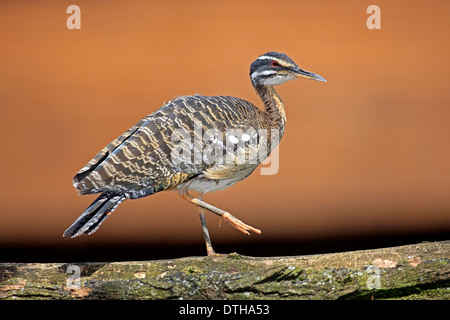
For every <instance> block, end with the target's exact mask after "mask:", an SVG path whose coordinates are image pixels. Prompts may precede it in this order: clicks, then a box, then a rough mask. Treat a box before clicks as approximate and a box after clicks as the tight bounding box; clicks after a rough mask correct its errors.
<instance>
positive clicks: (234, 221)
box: [219, 212, 261, 235]
mask: <svg viewBox="0 0 450 320" xmlns="http://www.w3.org/2000/svg"><path fill="white" fill-rule="evenodd" d="M223 220H225V221H226V222H228V223H229V224H231V226H232V227H233V228H235V229H238V230H239V231H240V232H242V233H245V234H248V235H249V234H250V232H249V231H253V232H254V233H257V234H261V230H259V229H256V228H254V227H252V226H249V225H248V224H245V223H243V222H242V221H241V220H239V219H238V218H236V217H235V216H233V215H232V214H230V213H228V212H226V213H224V214H223V215H222V219H220V220H219V227H220V225H221V223H222V221H223Z"/></svg>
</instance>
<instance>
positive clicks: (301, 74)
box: [250, 52, 326, 86]
mask: <svg viewBox="0 0 450 320" xmlns="http://www.w3.org/2000/svg"><path fill="white" fill-rule="evenodd" d="M250 78H251V79H252V83H253V85H254V86H258V85H266V86H275V85H279V84H282V83H285V82H286V81H289V80H293V79H295V78H305V79H310V80H316V81H325V82H326V80H325V79H324V78H322V77H321V76H319V75H317V74H314V73H312V72H309V71H305V70H302V69H300V68H299V67H298V66H297V64H296V63H295V62H294V61H293V60H292V59H291V58H289V57H288V56H287V55H285V54H283V53H278V52H268V53H266V54H263V55H262V56H260V57H258V58H257V59H256V60H255V61H254V62H253V63H252V64H251V66H250Z"/></svg>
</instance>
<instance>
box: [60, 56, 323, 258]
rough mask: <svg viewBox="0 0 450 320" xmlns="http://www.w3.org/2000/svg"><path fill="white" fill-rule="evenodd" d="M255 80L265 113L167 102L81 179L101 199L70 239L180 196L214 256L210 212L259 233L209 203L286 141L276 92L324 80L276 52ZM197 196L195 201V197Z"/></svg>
mask: <svg viewBox="0 0 450 320" xmlns="http://www.w3.org/2000/svg"><path fill="white" fill-rule="evenodd" d="M250 76H251V78H252V84H253V86H254V87H255V90H256V91H257V93H258V94H259V96H260V97H261V99H262V100H263V102H264V107H265V109H264V111H262V110H260V109H258V108H257V107H255V106H254V105H253V104H251V103H250V102H248V101H245V100H242V99H239V98H235V97H229V96H214V97H205V96H200V95H195V96H183V97H179V98H176V99H174V100H173V101H170V102H168V103H166V104H165V105H164V106H163V107H161V108H160V109H158V110H157V111H155V112H153V113H151V114H150V115H148V116H147V117H145V118H143V119H142V120H141V121H139V122H138V123H137V124H136V125H134V126H133V127H132V128H130V129H129V130H128V131H126V132H125V133H124V134H122V135H121V136H120V137H118V138H117V139H115V140H114V141H112V142H111V143H110V144H108V145H107V146H106V147H105V148H103V149H102V150H101V151H100V152H99V153H98V154H97V155H96V156H95V157H94V158H93V159H92V160H91V161H89V163H88V164H87V165H86V166H84V167H83V168H82V169H81V170H80V171H79V172H78V173H77V175H76V176H75V177H74V179H73V184H74V186H75V188H76V190H77V191H78V192H79V194H81V195H85V194H94V193H101V194H100V196H99V197H98V198H97V199H96V200H95V201H94V202H93V203H92V204H91V206H89V207H88V208H87V209H86V210H85V212H83V214H82V215H81V216H80V217H79V218H78V219H77V220H76V221H75V222H74V223H73V224H72V225H71V226H70V227H69V228H68V229H67V230H66V231H65V233H64V236H65V237H76V236H79V235H82V234H91V233H93V232H95V231H96V230H97V228H98V227H99V226H100V224H101V223H102V222H103V221H104V219H106V217H108V215H109V214H110V213H111V212H112V211H113V210H114V209H115V208H116V207H117V206H118V205H119V204H120V203H121V202H122V201H124V200H126V199H138V198H141V197H145V196H148V195H151V194H154V193H156V192H159V191H164V190H178V192H179V194H180V195H181V196H182V197H183V198H184V199H186V200H188V201H190V202H191V203H194V204H195V205H197V206H198V207H199V210H200V218H201V222H202V226H203V233H204V236H205V241H206V244H207V251H208V255H215V254H216V253H215V252H214V250H213V249H212V245H211V242H210V239H209V234H208V231H207V228H206V222H205V219H204V211H203V209H207V210H209V211H212V212H214V213H216V214H218V215H219V216H221V217H222V219H224V220H226V221H228V222H229V223H230V224H231V225H232V226H233V227H235V228H237V229H238V230H240V231H242V232H244V233H248V231H253V232H256V233H260V231H259V230H258V229H255V228H253V227H251V226H249V225H246V224H245V223H243V222H242V221H240V220H238V219H237V218H235V217H233V216H232V215H231V214H229V213H228V212H226V211H223V210H221V209H218V208H216V207H214V206H211V205H210V204H207V203H206V202H204V201H203V200H202V197H203V194H204V193H206V192H211V191H217V190H222V189H225V188H227V187H229V186H231V185H233V184H235V183H236V182H238V181H241V180H242V179H244V178H246V177H247V176H249V175H250V174H251V173H252V172H253V171H254V170H255V169H256V167H257V166H258V164H259V163H261V161H263V160H264V159H265V158H266V157H267V156H268V155H269V153H270V152H271V150H272V149H273V148H274V147H275V146H276V144H277V143H278V141H279V139H276V140H274V139H273V137H274V136H275V135H274V133H276V135H277V136H278V138H281V136H282V135H283V133H284V126H285V123H286V116H285V112H284V105H283V102H282V100H281V99H280V97H279V96H278V94H277V93H276V91H275V90H274V88H273V86H274V85H277V84H281V83H283V82H285V81H288V80H291V79H294V78H295V77H305V78H308V79H314V80H319V81H324V79H323V78H321V77H320V76H317V75H315V74H313V73H310V72H307V71H304V70H301V69H299V68H298V66H297V65H296V64H295V63H294V62H293V61H292V60H291V59H290V58H288V57H287V56H286V55H284V54H280V53H275V52H269V53H267V54H265V55H262V56H260V57H259V58H258V59H257V60H256V61H255V62H253V63H252V66H251V69H250ZM189 190H191V191H198V192H200V196H199V197H198V198H195V197H193V196H191V195H190V194H189V193H188V191H189Z"/></svg>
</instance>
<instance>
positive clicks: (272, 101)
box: [255, 85, 286, 137]
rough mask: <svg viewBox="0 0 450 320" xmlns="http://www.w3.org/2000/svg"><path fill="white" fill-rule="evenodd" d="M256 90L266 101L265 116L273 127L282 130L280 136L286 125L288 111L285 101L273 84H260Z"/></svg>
mask: <svg viewBox="0 0 450 320" xmlns="http://www.w3.org/2000/svg"><path fill="white" fill-rule="evenodd" d="M255 90H256V92H257V93H258V95H259V96H260V97H261V100H262V101H263V102H264V109H265V117H266V119H267V121H268V123H269V125H270V127H271V128H272V129H279V130H280V137H281V135H283V133H284V127H285V125H286V112H285V111H284V103H283V100H281V98H280V96H279V95H278V93H277V92H276V91H275V89H274V88H273V86H267V85H258V86H255Z"/></svg>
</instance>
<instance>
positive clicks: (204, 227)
mask: <svg viewBox="0 0 450 320" xmlns="http://www.w3.org/2000/svg"><path fill="white" fill-rule="evenodd" d="M198 198H199V199H200V200H202V199H203V193H200V195H199V197H198ZM197 208H198V213H199V215H200V222H201V224H202V230H203V238H204V239H205V243H206V253H207V254H208V257H224V256H226V254H221V253H216V252H215V251H214V249H213V246H212V243H211V238H210V237H209V232H208V226H207V225H206V219H205V209H203V208H201V207H198V206H197Z"/></svg>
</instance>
